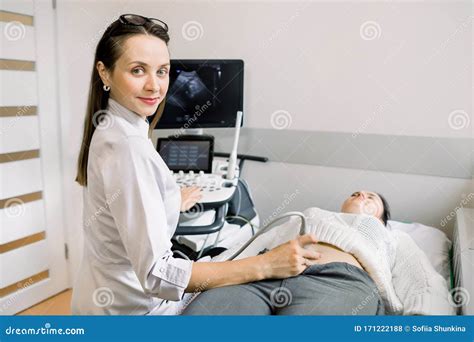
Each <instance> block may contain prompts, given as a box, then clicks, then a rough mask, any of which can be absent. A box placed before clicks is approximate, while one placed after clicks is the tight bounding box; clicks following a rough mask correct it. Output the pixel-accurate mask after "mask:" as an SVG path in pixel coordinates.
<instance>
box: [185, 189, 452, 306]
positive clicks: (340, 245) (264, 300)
mask: <svg viewBox="0 0 474 342" xmlns="http://www.w3.org/2000/svg"><path fill="white" fill-rule="evenodd" d="M304 214H305V216H306V221H307V230H308V231H307V232H308V233H313V234H315V235H316V237H317V238H318V241H319V242H318V243H317V244H313V245H307V246H306V247H305V248H310V249H314V250H316V251H318V252H320V253H321V258H319V259H318V260H317V261H311V262H309V261H308V262H307V265H308V267H307V268H306V270H305V271H304V272H303V273H302V274H300V275H298V276H295V277H291V278H287V279H270V280H263V281H258V282H253V283H249V284H243V285H235V286H226V287H221V288H215V289H212V290H209V291H206V292H203V293H201V294H200V295H199V296H197V298H195V299H194V300H193V301H192V302H191V304H190V305H188V306H187V308H186V310H185V311H184V313H183V314H185V315H272V314H274V315H383V314H408V315H410V314H453V312H454V310H453V307H451V306H450V304H449V301H448V289H447V285H446V282H445V281H444V279H443V278H442V277H441V276H440V275H439V274H438V273H436V271H435V270H434V269H433V267H432V266H431V264H430V262H429V260H428V259H427V257H426V255H425V254H424V253H423V252H422V251H421V250H420V249H419V248H418V246H417V245H416V244H415V242H414V241H413V240H412V239H411V238H410V236H408V235H407V234H405V233H403V232H396V231H393V232H392V231H389V230H388V229H386V227H385V226H386V224H387V220H388V219H389V218H390V209H389V206H388V204H387V202H386V200H385V199H384V198H383V197H382V196H381V195H379V194H377V193H374V192H369V191H358V192H355V193H353V194H352V195H351V196H350V197H349V198H348V199H346V200H345V201H344V203H343V205H342V207H341V212H340V213H334V212H329V211H326V210H322V209H319V208H309V209H307V210H305V211H304ZM298 232H299V218H294V219H291V220H289V221H288V222H287V223H285V224H283V225H281V226H278V227H276V228H274V229H272V230H270V231H269V232H266V233H265V234H262V235H261V236H260V237H259V238H257V239H256V240H255V241H254V242H253V243H252V244H251V245H250V246H249V247H248V248H247V249H246V250H245V251H244V252H243V253H242V254H241V255H239V258H244V257H247V256H250V255H256V254H258V253H259V252H260V253H261V252H262V251H266V250H269V249H272V248H275V247H277V246H278V245H280V244H282V243H284V242H286V241H289V240H291V239H294V238H295V236H297V235H298ZM228 252H229V253H228V254H225V255H221V256H219V257H218V258H225V257H228V255H231V254H232V253H233V252H234V251H232V250H231V251H228Z"/></svg>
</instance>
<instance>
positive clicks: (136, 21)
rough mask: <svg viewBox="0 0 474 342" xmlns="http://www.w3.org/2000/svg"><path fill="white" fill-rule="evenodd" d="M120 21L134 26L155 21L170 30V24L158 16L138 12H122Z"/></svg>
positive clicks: (154, 22)
mask: <svg viewBox="0 0 474 342" xmlns="http://www.w3.org/2000/svg"><path fill="white" fill-rule="evenodd" d="M119 21H120V22H121V23H122V24H125V25H133V26H143V25H145V24H146V23H153V24H155V25H159V26H161V27H162V28H163V29H164V30H165V31H166V32H168V25H167V24H166V23H165V22H164V21H161V20H160V19H156V18H147V17H143V16H141V15H138V14H122V15H121V16H120V17H119Z"/></svg>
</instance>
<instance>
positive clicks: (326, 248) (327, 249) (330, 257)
mask: <svg viewBox="0 0 474 342" xmlns="http://www.w3.org/2000/svg"><path fill="white" fill-rule="evenodd" d="M305 248H306V249H311V250H314V251H316V252H319V253H321V258H319V259H318V260H316V261H312V262H311V263H312V264H327V263H330V262H347V263H348V264H351V265H354V266H356V267H359V268H361V269H363V267H362V266H361V264H360V263H359V262H358V261H357V259H356V258H355V257H354V256H353V255H352V254H349V253H346V252H344V251H343V250H341V249H339V248H337V247H336V246H333V245H331V244H328V243H325V242H318V243H316V244H311V245H307V246H306V247H305Z"/></svg>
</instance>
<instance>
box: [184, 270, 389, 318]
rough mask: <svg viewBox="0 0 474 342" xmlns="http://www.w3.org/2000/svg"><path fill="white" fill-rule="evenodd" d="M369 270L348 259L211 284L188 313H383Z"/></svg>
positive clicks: (186, 311)
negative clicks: (286, 274)
mask: <svg viewBox="0 0 474 342" xmlns="http://www.w3.org/2000/svg"><path fill="white" fill-rule="evenodd" d="M384 313H385V310H384V306H383V302H382V299H381V298H380V295H379V293H378V290H377V288H376V286H375V283H374V282H373V280H372V279H371V278H370V277H369V275H368V274H367V272H365V271H364V270H362V269H360V268H358V267H356V266H353V265H350V264H347V263H345V262H331V263H327V264H322V265H313V266H310V267H308V268H307V269H306V270H305V271H304V272H303V273H302V274H300V275H299V276H296V277H291V278H287V279H283V280H281V279H279V280H262V281H257V282H254V283H249V284H243V285H234V286H226V287H220V288H216V289H211V290H209V291H206V292H203V293H201V294H200V295H199V296H197V298H196V299H194V301H192V302H191V304H190V305H189V306H188V307H187V308H186V310H185V311H184V313H183V315H383V314H384Z"/></svg>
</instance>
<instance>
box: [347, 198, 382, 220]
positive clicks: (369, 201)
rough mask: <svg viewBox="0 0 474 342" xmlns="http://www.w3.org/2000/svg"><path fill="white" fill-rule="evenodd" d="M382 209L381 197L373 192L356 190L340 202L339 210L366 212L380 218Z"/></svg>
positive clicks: (351, 212)
mask: <svg viewBox="0 0 474 342" xmlns="http://www.w3.org/2000/svg"><path fill="white" fill-rule="evenodd" d="M383 211H384V207H383V203H382V199H381V198H380V197H379V195H377V194H376V193H375V192H370V191H356V192H354V193H353V194H352V195H351V196H350V197H349V198H348V199H346V200H345V201H344V203H343V204H342V208H341V212H342V213H349V214H367V215H372V216H375V217H377V218H378V219H380V220H381V219H382V214H383Z"/></svg>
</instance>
